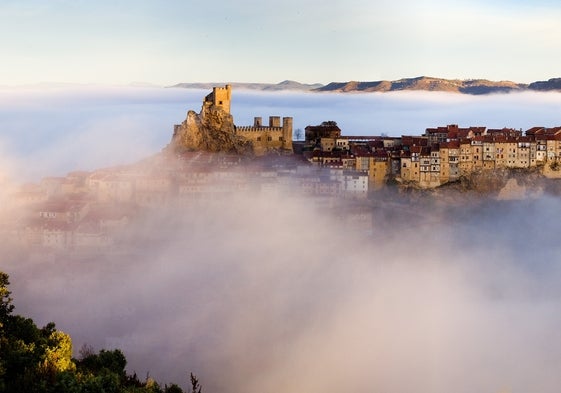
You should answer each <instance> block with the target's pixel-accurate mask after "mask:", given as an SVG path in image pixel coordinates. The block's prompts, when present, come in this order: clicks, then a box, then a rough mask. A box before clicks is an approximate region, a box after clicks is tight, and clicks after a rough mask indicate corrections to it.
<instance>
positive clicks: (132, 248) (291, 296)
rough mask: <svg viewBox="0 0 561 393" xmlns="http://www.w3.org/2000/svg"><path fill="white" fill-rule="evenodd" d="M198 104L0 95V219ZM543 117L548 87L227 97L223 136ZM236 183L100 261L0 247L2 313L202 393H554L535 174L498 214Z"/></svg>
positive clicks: (556, 302)
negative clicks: (36, 192) (260, 122)
mask: <svg viewBox="0 0 561 393" xmlns="http://www.w3.org/2000/svg"><path fill="white" fill-rule="evenodd" d="M205 93H206V91H205ZM205 93H203V91H197V90H182V89H159V88H150V89H146V88H110V89H106V88H79V89H51V90H18V91H6V90H0V102H1V103H2V109H0V149H1V151H2V153H3V154H2V162H1V165H2V166H1V167H0V168H1V171H2V175H3V178H2V185H4V187H3V191H2V193H1V194H0V197H1V198H2V200H3V201H4V202H5V203H4V204H3V209H2V210H1V213H2V215H3V217H4V218H5V220H4V222H5V221H6V220H7V219H8V218H9V217H12V216H13V215H14V214H18V209H19V207H17V206H13V205H10V202H9V198H8V195H7V194H9V193H10V192H11V188H10V187H11V185H13V184H14V183H24V182H39V181H40V179H41V178H43V177H47V176H64V175H65V174H66V173H68V172H72V171H77V170H83V171H92V170H96V169H100V168H105V167H114V166H117V165H125V164H131V163H134V162H138V161H142V160H143V159H144V158H146V157H150V156H153V155H155V154H157V153H159V152H160V151H161V149H162V148H164V147H165V146H166V145H167V144H168V143H169V141H170V138H171V134H172V131H173V124H177V123H179V122H180V121H182V120H183V119H184V118H185V113H186V111H187V110H188V109H194V110H198V108H200V105H201V97H203V96H204V94H205ZM560 109H561V95H559V94H556V93H517V94H508V95H488V96H461V95H453V94H447V93H434V92H431V93H426V92H422V93H420V92H396V93H385V94H383V95H382V94H368V95H358V94H356V95H355V94H351V95H339V94H328V95H327V94H326V95H323V94H308V93H293V92H290V93H287V92H276V93H261V92H259V93H256V92H252V91H239V92H236V95H235V96H234V98H233V100H232V114H233V115H234V118H235V122H236V124H237V125H244V124H252V123H253V117H254V116H269V115H280V116H292V117H293V118H294V129H303V128H305V127H306V126H307V125H310V124H320V123H321V122H322V121H325V120H333V121H336V122H337V124H338V125H339V127H340V128H341V129H342V130H343V134H345V135H379V134H382V133H384V134H388V135H394V136H399V135H402V134H405V135H420V134H421V133H422V132H423V131H424V130H425V128H427V127H435V126H440V125H446V124H461V125H464V126H469V125H484V126H487V127H497V128H501V127H513V128H522V129H528V128H530V127H533V126H536V125H540V126H545V127H548V126H557V125H559V115H558V114H559V110H560ZM145 162H146V165H147V166H146V167H145V169H142V170H143V171H145V172H146V173H150V171H152V170H156V169H157V167H156V163H157V162H158V161H157V160H154V161H151V160H146V161H145ZM152 163H154V166H153V167H152V166H151V165H152ZM189 165H191V164H190V163H189V162H188V161H187V162H186V163H185V165H184V166H183V167H182V169H181V171H183V172H182V173H185V174H189V173H191V172H194V169H193V167H191V166H189ZM239 176H240V177H241V178H242V179H243V180H244V181H247V182H248V184H251V185H252V186H250V187H244V188H242V189H240V190H238V191H232V190H231V189H229V192H228V193H225V194H223V195H221V196H220V197H216V198H208V199H201V200H193V201H190V200H170V201H168V202H169V203H162V204H160V205H157V204H156V205H154V206H150V207H146V208H141V209H139V211H137V212H136V214H135V215H134V216H131V218H130V220H129V221H127V222H126V224H125V225H123V226H122V228H121V229H118V230H117V235H116V237H115V239H116V241H117V242H120V243H119V244H122V245H123V247H122V248H118V247H116V248H112V249H111V250H110V252H96V253H92V254H85V253H77V252H75V253H72V252H66V251H64V250H62V251H61V250H51V251H47V252H29V251H30V250H21V249H18V248H13V247H10V246H9V244H7V241H6V240H7V238H6V239H1V240H2V246H1V248H0V251H2V253H3V255H4V257H3V258H2V265H1V270H3V271H6V272H8V273H9V274H10V278H11V282H12V285H11V288H12V291H13V295H14V299H15V305H16V312H17V313H19V314H22V315H26V316H29V317H31V318H33V319H34V320H36V321H37V323H38V324H40V325H42V324H46V323H48V322H49V321H55V322H56V323H57V327H58V328H59V329H61V330H63V331H65V332H67V333H69V334H70V335H71V336H72V338H73V342H74V348H75V351H77V350H78V349H79V348H80V347H81V346H82V345H83V344H88V345H91V346H92V347H94V348H96V349H102V348H108V349H111V348H120V349H121V350H122V351H123V352H124V353H125V354H126V356H127V359H128V361H129V362H128V366H127V368H128V370H130V371H136V373H138V375H139V376H144V375H146V373H149V374H150V375H151V376H153V377H154V378H156V379H158V380H162V381H174V382H177V383H179V384H181V385H182V386H184V387H186V386H187V385H188V373H189V372H194V373H195V374H196V375H197V376H198V377H199V379H200V381H201V383H202V385H203V388H204V390H205V391H208V392H263V391H270V392H277V391H283V390H287V389H291V390H297V391H308V392H325V391H339V390H343V389H345V390H351V391H355V392H371V391H388V392H400V393H403V392H431V393H432V392H448V391H450V390H454V391H459V392H466V393H467V392H474V391H486V392H500V391H539V392H557V391H558V388H559V386H560V385H561V380H560V378H559V375H558V372H557V371H558V369H559V366H560V364H561V344H560V341H559V333H558V332H559V329H560V326H561V318H560V317H559V315H558V312H557V310H558V309H559V307H560V306H561V289H560V288H559V285H558V282H559V279H560V278H561V277H560V276H561V269H560V265H559V255H560V254H561V249H560V246H559V244H558V243H559V242H558V239H557V237H556V233H557V228H558V223H557V221H556V217H558V216H559V213H560V212H561V200H560V199H559V194H558V187H559V186H558V184H557V183H556V181H555V180H552V181H551V182H552V183H551V184H552V185H551V186H550V187H549V188H544V189H543V190H541V192H536V193H535V195H533V196H532V197H529V198H526V197H525V198H522V199H518V200H508V201H505V200H498V198H497V195H496V194H493V195H485V194H481V193H477V192H465V191H463V190H461V189H453V190H452V189H450V190H438V191H427V192H426V193H419V194H417V193H400V192H398V191H397V190H387V189H384V190H379V191H377V192H373V193H371V194H370V195H369V197H368V198H365V199H360V200H357V199H354V198H347V199H344V198H342V199H331V198H322V197H311V196H306V195H304V194H302V193H301V190H299V189H297V188H295V187H294V185H293V184H292V183H290V181H284V179H283V176H282V175H279V174H278V173H277V175H276V176H277V178H278V186H275V187H266V186H263V185H265V184H268V183H267V180H266V179H265V180H263V179H262V183H259V184H260V187H253V185H254V183H253V182H254V172H252V170H250V169H249V168H248V170H247V171H246V172H245V173H243V172H242V174H240V175H239ZM271 176H272V175H271ZM229 181H230V180H229V179H222V180H220V179H217V180H216V186H217V187H220V185H221V184H231V183H228V182H229ZM530 187H531V186H530ZM256 190H258V191H256ZM31 251H33V250H31Z"/></svg>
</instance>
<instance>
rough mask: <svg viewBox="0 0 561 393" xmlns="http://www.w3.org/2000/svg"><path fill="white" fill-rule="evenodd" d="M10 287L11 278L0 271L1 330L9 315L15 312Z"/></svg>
mask: <svg viewBox="0 0 561 393" xmlns="http://www.w3.org/2000/svg"><path fill="white" fill-rule="evenodd" d="M8 285H10V279H9V276H8V275H7V274H6V273H4V272H2V271H0V329H1V328H2V325H3V324H4V323H5V322H6V318H7V317H8V315H10V314H11V313H12V311H13V310H14V305H13V304H12V298H11V297H10V295H11V294H12V293H11V292H10V291H9V290H8Z"/></svg>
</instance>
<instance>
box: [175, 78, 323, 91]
mask: <svg viewBox="0 0 561 393" xmlns="http://www.w3.org/2000/svg"><path fill="white" fill-rule="evenodd" d="M225 84H229V85H232V88H234V89H245V90H260V91H281V90H299V91H310V90H317V89H320V88H322V87H324V86H323V85H322V84H321V83H314V84H304V83H299V82H295V81H289V80H286V81H282V82H280V83H239V82H230V83H229V82H221V83H178V84H177V85H173V86H169V87H183V88H186V89H205V90H208V89H212V88H213V87H214V86H223V85H225Z"/></svg>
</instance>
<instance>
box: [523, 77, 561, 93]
mask: <svg viewBox="0 0 561 393" xmlns="http://www.w3.org/2000/svg"><path fill="white" fill-rule="evenodd" d="M528 88H529V89H531V90H539V91H551V90H558V91H561V78H552V79H550V80H548V81H538V82H534V83H530V85H529V86H528Z"/></svg>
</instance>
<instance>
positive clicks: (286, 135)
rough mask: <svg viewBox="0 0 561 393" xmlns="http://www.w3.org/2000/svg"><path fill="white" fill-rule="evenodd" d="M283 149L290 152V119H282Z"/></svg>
mask: <svg viewBox="0 0 561 393" xmlns="http://www.w3.org/2000/svg"><path fill="white" fill-rule="evenodd" d="M282 139H283V148H284V149H287V150H290V151H292V117H283V118H282Z"/></svg>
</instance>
